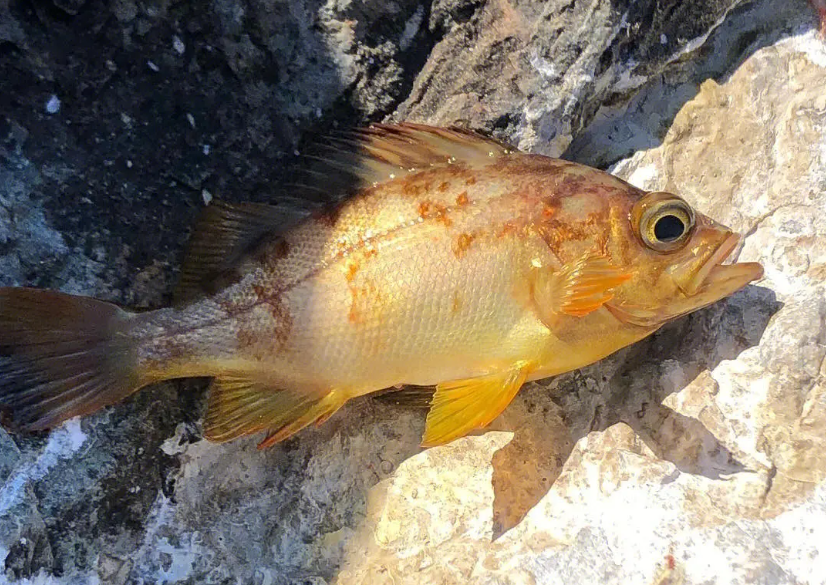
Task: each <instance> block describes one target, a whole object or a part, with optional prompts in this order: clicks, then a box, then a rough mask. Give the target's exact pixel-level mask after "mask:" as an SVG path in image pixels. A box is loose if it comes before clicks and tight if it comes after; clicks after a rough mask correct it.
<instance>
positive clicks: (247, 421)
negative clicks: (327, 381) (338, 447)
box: [204, 374, 347, 449]
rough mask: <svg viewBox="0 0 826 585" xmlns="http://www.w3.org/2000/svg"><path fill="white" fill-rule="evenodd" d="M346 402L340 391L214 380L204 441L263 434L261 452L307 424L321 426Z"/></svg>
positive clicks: (242, 376)
mask: <svg viewBox="0 0 826 585" xmlns="http://www.w3.org/2000/svg"><path fill="white" fill-rule="evenodd" d="M346 401H347V396H346V395H345V394H344V393H342V392H340V391H335V390H333V391H330V392H300V391H292V390H281V389H278V388H277V387H275V385H274V383H273V382H272V381H269V380H266V379H256V378H254V377H250V376H248V375H245V374H238V375H222V376H220V377H218V378H216V379H215V380H214V381H213V383H212V386H211V387H210V392H209V401H208V407H207V414H206V417H205V419H204V437H205V438H206V439H207V440H209V441H212V442H216V443H223V442H226V441H231V440H233V439H237V438H240V437H244V436H248V435H252V434H255V433H258V432H261V431H267V436H266V437H265V438H264V440H262V441H261V442H260V443H259V445H258V448H259V449H265V448H267V447H271V446H272V445H275V444H276V443H278V442H280V441H283V440H284V439H286V438H288V437H290V436H292V435H294V434H295V433H297V432H298V431H300V430H301V429H303V428H305V427H307V426H309V425H310V424H313V423H317V424H319V425H320V424H321V423H323V422H324V421H326V420H327V419H328V418H329V417H330V416H332V415H333V414H334V413H335V412H336V411H337V410H338V409H339V408H341V406H342V405H343V404H344V403H345V402H346Z"/></svg>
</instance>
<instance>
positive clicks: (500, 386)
mask: <svg viewBox="0 0 826 585" xmlns="http://www.w3.org/2000/svg"><path fill="white" fill-rule="evenodd" d="M531 370H532V367H531V364H529V363H528V362H519V363H517V364H514V366H513V367H512V368H511V369H508V370H504V371H501V372H497V373H495V374H491V375H488V376H483V377H479V378H470V379H467V380H454V381H451V382H445V383H442V384H439V385H438V386H436V394H434V395H433V400H432V401H431V406H430V412H429V413H428V414H427V423H426V424H425V432H424V437H423V438H422V447H434V446H436V445H443V444H445V443H448V442H450V441H452V440H453V439H458V438H459V437H463V436H465V435H466V434H468V433H469V432H471V431H473V430H475V429H478V428H482V427H485V426H487V425H489V424H490V423H491V422H492V421H493V419H495V418H496V417H497V416H499V414H500V413H501V412H502V411H503V410H505V408H506V407H507V406H508V404H510V402H511V400H513V398H514V396H516V393H517V392H518V391H519V388H521V387H522V384H524V383H525V380H526V379H527V376H528V373H530V371H531Z"/></svg>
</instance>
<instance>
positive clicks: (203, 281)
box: [175, 201, 307, 304]
mask: <svg viewBox="0 0 826 585" xmlns="http://www.w3.org/2000/svg"><path fill="white" fill-rule="evenodd" d="M306 215H307V212H306V211H305V210H301V209H296V208H291V207H288V206H286V205H285V206H275V205H266V204H263V203H224V202H220V201H214V202H212V203H211V204H210V205H209V206H208V207H207V208H206V209H204V211H203V212H202V213H201V216H200V217H199V218H198V221H197V223H196V224H195V227H194V229H193V231H192V238H191V239H190V242H189V250H188V252H187V255H186V259H185V260H184V262H183V265H182V266H181V275H180V279H179V281H178V288H177V290H176V291H175V301H176V303H178V304H181V303H187V302H190V301H193V300H195V299H197V298H199V297H202V296H204V295H206V294H208V293H210V292H214V290H213V289H214V288H215V286H216V280H217V279H218V278H219V277H220V276H222V275H224V274H225V273H227V272H228V271H231V270H233V269H235V268H236V267H237V266H238V265H239V260H240V258H241V256H242V255H243V254H244V253H245V252H248V251H249V250H250V249H251V248H252V247H253V246H255V244H257V243H258V242H260V241H261V240H262V239H263V238H264V237H266V236H275V235H277V234H279V233H281V232H283V231H284V230H286V229H287V228H288V227H290V226H291V225H293V224H295V223H296V222H297V221H299V220H300V219H301V218H303V217H304V216H306ZM220 284H225V283H223V282H222V283H220Z"/></svg>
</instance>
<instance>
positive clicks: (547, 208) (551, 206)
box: [542, 199, 559, 219]
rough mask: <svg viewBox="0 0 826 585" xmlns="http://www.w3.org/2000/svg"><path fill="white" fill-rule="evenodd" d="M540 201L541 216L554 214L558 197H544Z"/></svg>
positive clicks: (557, 209) (547, 217) (556, 210)
mask: <svg viewBox="0 0 826 585" xmlns="http://www.w3.org/2000/svg"><path fill="white" fill-rule="evenodd" d="M542 203H543V206H542V217H543V218H545V219H549V218H551V217H553V216H555V215H556V214H557V212H558V211H559V200H558V199H545V200H544V201H543V202H542Z"/></svg>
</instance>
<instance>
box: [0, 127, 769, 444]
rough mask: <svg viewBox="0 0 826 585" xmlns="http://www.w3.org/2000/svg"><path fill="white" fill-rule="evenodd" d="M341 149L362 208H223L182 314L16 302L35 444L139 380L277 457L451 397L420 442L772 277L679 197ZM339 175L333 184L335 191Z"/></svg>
mask: <svg viewBox="0 0 826 585" xmlns="http://www.w3.org/2000/svg"><path fill="white" fill-rule="evenodd" d="M331 144H332V145H331V146H329V147H328V148H327V156H326V159H327V160H326V164H327V165H328V167H327V168H328V169H331V172H332V169H338V170H339V171H342V170H343V171H345V172H347V173H349V175H350V177H351V178H352V182H353V191H354V194H353V196H351V197H349V198H348V199H346V200H345V201H344V202H342V203H340V204H338V205H336V206H334V207H332V208H329V209H327V210H325V211H324V212H322V213H316V214H315V215H313V216H312V217H308V218H307V219H305V220H304V221H302V222H300V223H298V224H297V225H295V226H293V227H291V228H290V229H287V230H283V229H281V228H280V227H279V226H280V225H281V224H282V223H283V222H282V217H281V216H280V214H279V212H278V211H277V210H276V209H275V208H272V207H269V206H267V205H261V204H241V205H229V204H215V203H213V204H212V205H211V206H209V207H208V208H207V209H206V211H205V213H204V217H203V218H202V220H201V221H200V224H199V226H198V227H197V229H196V232H195V236H194V238H193V241H192V243H191V251H190V257H189V259H188V260H187V261H186V263H185V264H184V268H183V270H182V280H181V294H180V299H181V301H180V302H179V304H178V305H177V306H175V307H173V308H166V309H160V310H157V311H148V312H143V313H136V312H132V311H128V310H125V309H122V308H119V307H116V306H114V305H112V304H109V303H105V302H100V301H96V300H93V299H90V298H84V297H77V296H70V295H67V294H62V293H58V292H48V291H42V290H33V289H26V288H3V289H0V354H1V355H3V356H5V357H4V358H3V359H2V361H1V362H0V404H4V405H5V406H7V407H8V408H10V409H11V411H12V415H13V418H14V419H15V422H16V425H17V426H18V427H20V428H22V429H28V430H40V429H46V428H49V427H52V426H54V425H57V424H59V423H60V422H61V421H64V420H66V419H68V418H70V417H74V416H77V415H84V414H89V413H91V412H94V411H96V410H98V409H100V408H102V407H104V406H107V405H111V404H114V403H116V402H118V401H120V400H123V399H124V398H126V397H127V396H129V395H130V394H132V393H134V392H136V391H137V390H138V389H140V388H141V387H143V386H146V385H148V384H152V383H154V382H158V381H160V380H168V379H172V378H184V377H193V376H199V377H200V376H208V377H212V378H214V381H213V382H212V387H211V390H210V396H209V406H208V412H207V414H206V420H205V423H204V434H205V436H206V438H208V439H210V440H213V441H228V440H230V439H235V438H238V437H242V436H245V435H249V434H251V433H258V432H266V433H267V435H266V438H265V439H264V440H263V441H262V442H261V444H260V446H261V447H264V446H268V445H272V444H274V443H276V442H278V441H281V440H283V439H285V438H287V437H289V436H290V435H292V434H294V433H296V432H298V431H299V430H301V429H302V428H304V427H305V426H307V425H309V424H311V423H316V424H320V423H321V422H323V421H325V420H326V419H327V418H329V417H330V416H331V415H332V414H333V413H335V412H336V411H337V410H338V409H339V408H340V407H341V406H342V405H343V404H344V403H346V402H347V401H348V400H349V399H351V398H354V397H356V396H361V395H364V394H369V393H372V392H376V391H378V390H382V389H386V388H390V387H393V386H398V385H404V384H415V385H435V386H436V392H435V394H434V396H433V399H432V402H431V406H430V411H429V413H428V415H427V423H426V429H425V433H424V439H423V445H439V444H443V443H446V442H448V441H450V440H452V439H455V438H457V437H461V436H463V435H465V434H467V433H469V432H471V431H473V430H474V429H478V428H481V427H484V426H486V425H487V424H489V423H490V422H491V421H492V420H493V419H494V418H496V416H497V415H499V413H501V412H502V410H504V408H505V407H506V406H507V405H508V403H509V402H510V401H511V400H512V399H513V397H514V396H515V395H516V393H517V392H518V391H519V388H520V387H521V386H522V385H523V384H524V383H525V382H527V381H529V380H536V379H539V378H545V377H548V376H553V375H556V374H560V373H562V372H567V371H569V370H573V369H576V368H580V367H582V366H585V365H587V364H590V363H593V362H595V361H597V360H600V359H601V358H603V357H605V356H607V355H609V354H610V353H612V352H615V351H616V350H618V349H620V348H622V347H624V346H627V345H629V344H631V343H634V342H635V341H638V340H639V339H642V338H643V337H645V336H647V335H649V334H651V333H652V332H654V331H655V330H657V329H658V328H659V327H660V326H662V325H663V324H664V323H665V322H667V321H669V320H671V319H674V318H676V317H679V316H681V315H685V314H686V313H689V312H691V311H695V310H697V309H699V308H701V307H705V306H707V305H709V304H711V303H713V302H715V301H718V300H720V299H722V298H723V297H726V296H727V295H730V294H732V293H733V292H735V291H737V290H738V289H740V288H742V287H744V286H745V285H746V284H748V283H749V282H751V281H753V280H755V279H758V278H760V277H761V276H762V268H761V266H760V265H759V264H754V263H741V264H733V265H724V264H723V261H724V260H726V258H727V257H728V256H729V254H730V253H731V252H732V250H733V249H734V247H735V245H736V243H737V242H738V236H736V235H735V234H733V233H732V232H731V231H730V230H729V229H727V228H725V227H723V226H721V225H719V224H717V223H715V222H714V221H712V220H711V219H709V218H708V217H706V216H704V215H702V214H700V213H698V212H697V211H695V210H694V209H692V208H691V206H689V205H688V204H687V203H686V202H685V201H684V200H682V199H681V198H679V197H678V196H676V195H672V194H670V193H661V192H654V193H646V192H644V191H641V190H639V189H637V188H635V187H632V186H631V185H629V184H628V183H625V182H623V181H621V180H619V179H617V178H615V177H613V176H611V175H609V174H607V173H604V172H601V171H598V170H595V169H592V168H589V167H586V166H583V165H579V164H575V163H572V162H567V161H563V160H556V159H552V158H548V157H545V156H539V155H531V154H525V153H522V152H518V151H515V150H513V149H511V148H509V147H508V146H505V145H503V144H501V143H499V142H495V141H492V140H490V139H488V138H484V137H482V136H479V135H477V134H474V133H471V132H468V131H463V130H458V129H442V128H432V127H427V126H420V125H413V124H403V125H399V126H390V125H377V126H373V127H370V128H368V129H364V130H360V131H356V132H353V133H351V134H348V135H347V137H346V138H344V139H341V138H340V139H337V140H336V141H334V142H331ZM323 178H324V177H323V176H322V179H323Z"/></svg>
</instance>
